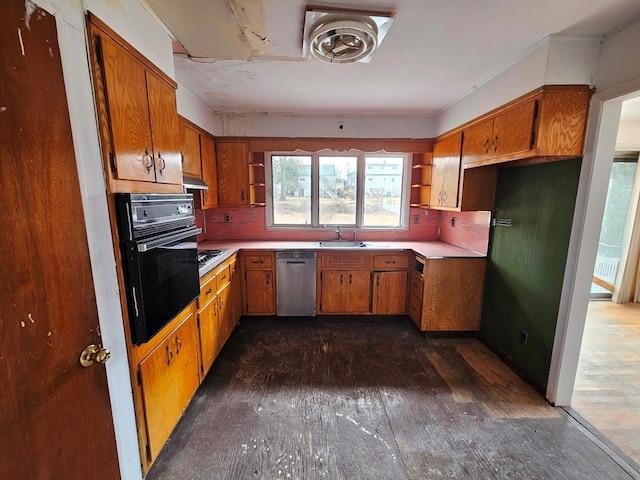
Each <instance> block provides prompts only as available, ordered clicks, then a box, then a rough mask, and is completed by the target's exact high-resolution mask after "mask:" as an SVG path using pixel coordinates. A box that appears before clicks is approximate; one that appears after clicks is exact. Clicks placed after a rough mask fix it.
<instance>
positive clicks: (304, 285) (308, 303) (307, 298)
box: [276, 250, 316, 317]
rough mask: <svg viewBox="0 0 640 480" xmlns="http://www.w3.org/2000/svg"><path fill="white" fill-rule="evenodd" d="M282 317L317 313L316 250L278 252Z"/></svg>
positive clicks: (279, 297) (307, 315) (280, 314)
mask: <svg viewBox="0 0 640 480" xmlns="http://www.w3.org/2000/svg"><path fill="white" fill-rule="evenodd" d="M276 290H277V292H278V294H277V299H278V304H277V307H276V309H277V312H278V316H279V317H315V315H316V252H299V251H297V250H292V251H284V252H276Z"/></svg>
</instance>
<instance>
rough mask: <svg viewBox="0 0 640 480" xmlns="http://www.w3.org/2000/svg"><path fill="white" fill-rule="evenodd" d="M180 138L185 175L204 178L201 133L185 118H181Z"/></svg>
mask: <svg viewBox="0 0 640 480" xmlns="http://www.w3.org/2000/svg"><path fill="white" fill-rule="evenodd" d="M180 140H181V142H180V143H181V145H182V171H183V172H184V174H185V175H191V176H193V177H196V178H202V166H201V160H200V156H201V153H200V133H199V132H198V131H197V130H196V129H195V128H193V127H192V126H191V125H189V124H187V123H186V122H185V121H184V120H181V121H180Z"/></svg>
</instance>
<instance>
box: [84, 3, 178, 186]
mask: <svg viewBox="0 0 640 480" xmlns="http://www.w3.org/2000/svg"><path fill="white" fill-rule="evenodd" d="M89 31H90V36H91V51H92V66H93V79H94V85H95V87H96V88H95V92H96V103H97V108H98V116H99V122H100V134H101V140H102V151H103V156H104V159H105V163H106V170H107V172H108V180H109V184H110V185H109V186H110V191H157V192H162V191H164V192H177V191H181V185H182V162H181V158H180V149H179V142H180V140H179V132H178V114H177V110H176V96H175V89H176V84H175V82H173V80H171V79H170V78H168V77H167V76H166V75H164V74H163V73H162V72H160V71H159V70H158V69H157V67H155V66H153V64H151V63H150V62H149V61H148V60H146V59H145V58H144V57H143V56H142V55H141V54H140V53H139V52H137V51H136V50H135V49H133V47H131V46H130V45H129V44H128V43H126V42H125V41H124V40H123V39H122V38H120V37H119V36H118V35H117V34H115V33H114V32H113V31H111V30H110V29H109V28H108V27H107V26H106V25H104V24H103V23H102V22H100V21H99V20H98V19H96V18H95V17H94V16H91V15H90V16H89ZM153 184H160V186H154V185H153ZM162 185H164V187H163V186H162Z"/></svg>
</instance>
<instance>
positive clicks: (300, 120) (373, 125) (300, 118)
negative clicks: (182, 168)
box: [214, 113, 435, 138]
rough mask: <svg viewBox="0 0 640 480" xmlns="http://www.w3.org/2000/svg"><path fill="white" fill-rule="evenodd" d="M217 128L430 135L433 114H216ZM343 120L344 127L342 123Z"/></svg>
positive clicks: (248, 132)
mask: <svg viewBox="0 0 640 480" xmlns="http://www.w3.org/2000/svg"><path fill="white" fill-rule="evenodd" d="M214 121H215V131H216V134H217V135H220V136H254V137H316V138H317V137H338V138H341V137H343V138H352V137H354V138H355V137H357V138H430V137H433V136H434V132H435V130H434V126H435V124H434V117H432V116H427V115H423V116H386V117H383V116H369V117H361V116H331V115H326V116H322V115H317V116H305V115H286V114H268V113H263V114H252V115H249V114H247V115H233V114H216V115H215V116H214ZM340 124H342V126H343V128H342V129H340V128H339V126H340Z"/></svg>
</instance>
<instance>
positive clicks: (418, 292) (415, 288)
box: [409, 274, 422, 298]
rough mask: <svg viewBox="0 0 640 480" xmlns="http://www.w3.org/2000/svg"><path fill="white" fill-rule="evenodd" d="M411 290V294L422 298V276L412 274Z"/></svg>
mask: <svg viewBox="0 0 640 480" xmlns="http://www.w3.org/2000/svg"><path fill="white" fill-rule="evenodd" d="M409 291H410V292H411V295H414V296H416V297H417V298H422V276H421V275H416V274H412V275H411V285H410V286H409Z"/></svg>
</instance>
